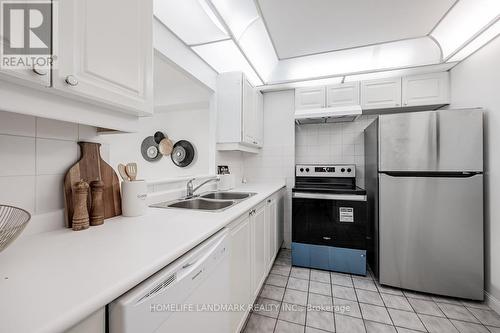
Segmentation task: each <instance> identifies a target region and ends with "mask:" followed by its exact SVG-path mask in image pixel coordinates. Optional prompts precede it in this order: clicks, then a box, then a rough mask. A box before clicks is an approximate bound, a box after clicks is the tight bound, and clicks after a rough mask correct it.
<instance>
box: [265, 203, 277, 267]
mask: <svg viewBox="0 0 500 333" xmlns="http://www.w3.org/2000/svg"><path fill="white" fill-rule="evenodd" d="M277 222H278V221H277V202H276V199H269V200H267V205H266V225H267V226H266V229H267V230H268V231H269V232H268V242H267V244H268V246H267V247H268V250H267V258H268V259H267V260H268V261H267V263H268V266H269V268H270V267H271V266H272V264H273V258H274V256H275V255H276V243H277V241H278V240H277V237H276V235H277V232H278V230H277V228H278V223H277Z"/></svg>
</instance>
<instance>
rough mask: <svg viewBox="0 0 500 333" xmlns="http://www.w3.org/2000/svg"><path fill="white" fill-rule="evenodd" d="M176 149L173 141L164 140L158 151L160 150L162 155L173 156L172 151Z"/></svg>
mask: <svg viewBox="0 0 500 333" xmlns="http://www.w3.org/2000/svg"><path fill="white" fill-rule="evenodd" d="M173 148H174V144H173V142H172V140H170V139H169V138H164V139H163V140H161V141H160V144H159V145H158V149H159V150H160V153H161V154H162V155H163V156H167V155H170V154H172V149H173Z"/></svg>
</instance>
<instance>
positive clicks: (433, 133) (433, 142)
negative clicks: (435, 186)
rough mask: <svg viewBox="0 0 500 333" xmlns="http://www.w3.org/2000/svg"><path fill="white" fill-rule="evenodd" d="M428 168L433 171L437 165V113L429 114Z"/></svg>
mask: <svg viewBox="0 0 500 333" xmlns="http://www.w3.org/2000/svg"><path fill="white" fill-rule="evenodd" d="M429 116H430V117H429V141H428V143H429V153H430V154H431V155H432V156H429V157H430V158H429V164H430V165H429V168H430V169H435V168H437V166H438V164H439V115H438V112H432V113H430V114H429Z"/></svg>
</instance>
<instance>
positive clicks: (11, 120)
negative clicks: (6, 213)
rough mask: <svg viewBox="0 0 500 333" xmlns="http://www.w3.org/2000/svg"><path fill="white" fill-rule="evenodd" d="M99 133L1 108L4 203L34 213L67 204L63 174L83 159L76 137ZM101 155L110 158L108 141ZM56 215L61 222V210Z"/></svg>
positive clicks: (0, 200) (60, 223) (1, 200)
mask: <svg viewBox="0 0 500 333" xmlns="http://www.w3.org/2000/svg"><path fill="white" fill-rule="evenodd" d="M95 133H96V130H95V128H94V127H90V126H83V125H78V124H74V123H67V122H62V121H56V120H48V119H44V118H37V117H32V116H25V115H19V114H16V113H10V112H4V111H0V164H1V166H0V203H2V204H11V205H14V206H18V207H21V208H24V209H26V210H27V211H29V212H30V213H31V214H32V215H35V216H36V215H41V214H47V213H52V212H55V211H60V210H61V209H63V208H64V202H63V179H64V175H65V174H66V171H68V168H69V167H71V166H72V165H73V164H74V163H75V162H76V161H77V160H78V158H79V154H80V151H79V148H78V145H77V142H78V141H81V140H89V139H92V138H95ZM93 141H95V140H93ZM101 156H102V157H103V159H104V160H105V161H108V162H109V146H108V145H107V144H104V145H102V146H101ZM55 218H56V219H59V221H56V222H55V225H57V226H58V227H62V226H63V225H64V221H63V218H62V214H59V215H57V216H56V217H55ZM33 220H34V221H33V222H31V224H33V223H37V222H36V221H35V219H33ZM52 225H53V224H52ZM49 228H51V226H49ZM42 229H43V228H42Z"/></svg>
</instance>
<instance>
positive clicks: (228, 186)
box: [217, 174, 234, 191]
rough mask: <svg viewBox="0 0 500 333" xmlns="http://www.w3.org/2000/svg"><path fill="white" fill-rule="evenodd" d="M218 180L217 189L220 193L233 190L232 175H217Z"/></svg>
mask: <svg viewBox="0 0 500 333" xmlns="http://www.w3.org/2000/svg"><path fill="white" fill-rule="evenodd" d="M217 176H218V177H219V178H220V181H219V185H218V189H219V190H220V191H227V190H232V189H233V188H234V175H231V174H229V175H217Z"/></svg>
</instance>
